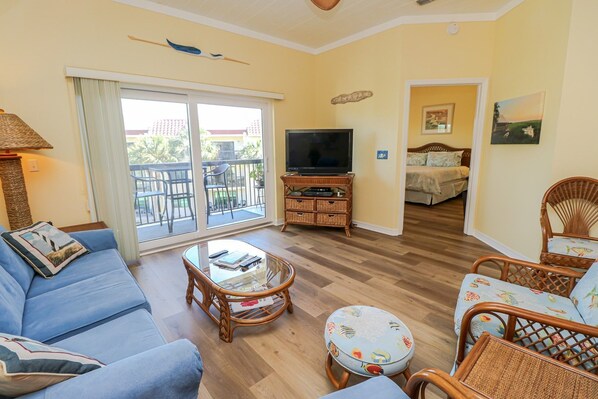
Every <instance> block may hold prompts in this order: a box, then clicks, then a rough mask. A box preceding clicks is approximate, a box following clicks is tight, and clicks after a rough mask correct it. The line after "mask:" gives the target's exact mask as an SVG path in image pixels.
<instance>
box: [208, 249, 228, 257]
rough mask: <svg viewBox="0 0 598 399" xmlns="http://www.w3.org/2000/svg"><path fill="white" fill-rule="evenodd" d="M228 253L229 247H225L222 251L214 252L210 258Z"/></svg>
mask: <svg viewBox="0 0 598 399" xmlns="http://www.w3.org/2000/svg"><path fill="white" fill-rule="evenodd" d="M227 253H228V250H227V249H223V250H222V251H218V252H214V253H213V254H211V255H210V256H208V258H210V259H214V258H217V257H219V256H220V255H224V254H227Z"/></svg>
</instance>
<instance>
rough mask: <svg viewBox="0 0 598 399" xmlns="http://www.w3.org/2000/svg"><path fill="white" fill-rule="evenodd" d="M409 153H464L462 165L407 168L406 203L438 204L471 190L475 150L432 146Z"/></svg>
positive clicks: (410, 149) (418, 148)
mask: <svg viewBox="0 0 598 399" xmlns="http://www.w3.org/2000/svg"><path fill="white" fill-rule="evenodd" d="M407 151H408V152H409V153H428V152H452V151H463V155H462V156H461V165H460V166H448V167H436V166H407V173H406V179H405V183H406V184H405V201H407V202H414V203H418V204H425V205H435V204H438V203H440V202H442V201H446V200H448V199H450V198H454V197H456V196H458V195H460V194H461V193H463V192H465V191H467V182H468V178H469V163H470V160H471V148H453V147H451V146H448V145H445V144H441V143H430V144H426V145H424V146H421V147H417V148H409V149H408V150H407Z"/></svg>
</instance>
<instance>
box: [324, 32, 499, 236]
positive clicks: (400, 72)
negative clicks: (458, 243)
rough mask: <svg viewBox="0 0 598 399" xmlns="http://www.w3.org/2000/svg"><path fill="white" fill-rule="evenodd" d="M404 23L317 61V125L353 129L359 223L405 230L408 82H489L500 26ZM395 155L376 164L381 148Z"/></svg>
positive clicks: (355, 217)
mask: <svg viewBox="0 0 598 399" xmlns="http://www.w3.org/2000/svg"><path fill="white" fill-rule="evenodd" d="M460 27H461V30H460V32H459V33H458V34H457V35H454V36H451V35H448V34H447V33H446V24H426V25H405V26H401V27H398V28H395V29H392V30H389V31H386V32H383V33H380V34H378V35H375V36H372V37H369V38H366V39H363V40H360V41H358V42H355V43H351V44H349V45H346V46H343V47H340V48H337V49H334V50H331V51H328V52H326V53H324V54H321V55H319V56H318V57H317V59H316V87H317V88H318V89H317V92H316V93H317V98H316V104H317V106H316V125H318V126H338V127H351V128H353V129H354V141H355V144H354V156H353V170H354V172H355V183H354V184H355V193H354V201H355V202H354V205H353V209H354V214H353V217H354V219H355V220H357V221H360V222H365V223H368V224H372V225H376V226H379V227H382V228H386V229H390V230H395V231H396V230H397V229H398V209H399V203H398V196H399V190H398V179H399V174H400V171H399V167H398V165H399V164H400V162H399V160H398V156H399V152H398V151H399V134H400V132H401V129H402V123H403V122H402V121H403V118H404V116H403V99H404V96H405V81H406V80H412V79H446V78H472V77H488V76H490V73H491V69H492V52H493V48H492V45H491V43H493V41H494V23H492V22H483V23H482V22H474V23H463V24H460ZM355 90H372V91H373V93H374V95H373V97H371V98H369V99H366V100H363V101H361V102H358V103H348V104H342V105H331V104H330V99H331V98H332V97H335V96H337V95H338V94H341V93H351V92H353V91H355ZM378 149H386V150H389V159H388V160H376V150H378Z"/></svg>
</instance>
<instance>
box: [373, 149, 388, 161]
mask: <svg viewBox="0 0 598 399" xmlns="http://www.w3.org/2000/svg"><path fill="white" fill-rule="evenodd" d="M376 159H388V150H378V151H377V152H376Z"/></svg>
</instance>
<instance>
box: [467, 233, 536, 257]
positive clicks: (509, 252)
mask: <svg viewBox="0 0 598 399" xmlns="http://www.w3.org/2000/svg"><path fill="white" fill-rule="evenodd" d="M473 236H474V237H475V238H477V239H478V240H480V241H482V242H483V243H484V244H486V245H489V246H491V247H492V248H494V249H496V250H497V251H498V252H500V253H502V254H503V255H506V256H508V257H510V258H515V259H521V260H526V261H528V262H538V259H531V258H530V257H528V256H525V255H523V254H522V253H521V252H518V251H515V250H514V249H512V248H510V247H508V246H506V245H505V244H503V243H502V242H500V241H498V240H495V239H494V238H492V237H490V236H488V235H486V234H484V233H482V232H481V231H479V230H474V231H473Z"/></svg>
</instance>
